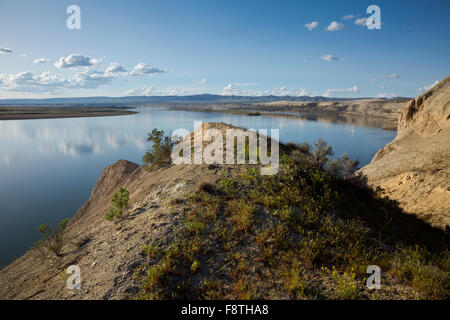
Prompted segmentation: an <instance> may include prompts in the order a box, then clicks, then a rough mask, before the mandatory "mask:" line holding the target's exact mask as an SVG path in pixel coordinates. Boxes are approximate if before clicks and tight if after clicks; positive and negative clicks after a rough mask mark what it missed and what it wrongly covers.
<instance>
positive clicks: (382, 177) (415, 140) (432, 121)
mask: <svg viewBox="0 0 450 320" xmlns="http://www.w3.org/2000/svg"><path fill="white" fill-rule="evenodd" d="M361 171H362V172H363V173H365V174H366V175H367V176H368V178H369V182H370V183H371V184H372V185H374V186H379V187H381V188H383V189H384V193H385V194H387V195H389V197H391V198H392V199H395V200H397V201H398V202H399V203H400V205H401V206H402V207H403V208H404V209H405V210H406V211H408V212H413V213H416V214H418V215H420V216H421V217H423V218H424V219H425V220H427V221H429V222H430V223H431V224H433V225H435V226H439V227H442V228H445V226H448V225H450V76H448V77H447V78H445V79H444V80H442V81H441V82H439V83H438V84H437V85H436V86H434V87H433V88H432V89H430V90H429V91H427V92H425V93H424V94H422V95H420V96H418V97H417V98H416V99H414V100H412V101H411V102H410V103H409V104H408V105H407V106H406V108H405V109H404V110H403V111H402V113H401V115H400V118H399V121H398V134H397V137H396V138H395V139H394V141H392V142H391V143H389V144H388V145H386V146H385V147H384V148H383V149H381V150H379V151H378V152H377V154H376V155H375V157H374V158H373V160H372V162H371V163H370V164H369V165H367V166H365V167H364V168H362V169H361Z"/></svg>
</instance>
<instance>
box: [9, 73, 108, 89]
mask: <svg viewBox="0 0 450 320" xmlns="http://www.w3.org/2000/svg"><path fill="white" fill-rule="evenodd" d="M112 79H113V77H111V76H109V75H107V74H105V73H104V72H102V71H98V70H86V71H83V72H77V73H76V74H75V75H74V76H73V77H72V78H63V77H61V76H59V75H56V74H53V75H52V74H51V73H50V72H49V71H46V72H43V73H41V74H34V73H32V72H31V71H25V72H20V73H17V74H0V89H2V90H7V91H20V92H60V91H62V90H63V89H95V88H97V87H99V86H101V85H104V84H109V83H110V82H111V81H112Z"/></svg>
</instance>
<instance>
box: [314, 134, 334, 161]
mask: <svg viewBox="0 0 450 320" xmlns="http://www.w3.org/2000/svg"><path fill="white" fill-rule="evenodd" d="M314 146H315V148H314V150H313V151H312V155H313V157H314V160H315V162H316V166H317V167H318V168H324V167H325V165H326V163H327V162H328V156H332V155H333V154H334V152H333V148H332V147H331V146H330V145H329V144H328V143H327V142H325V140H323V139H322V138H319V140H317V142H314Z"/></svg>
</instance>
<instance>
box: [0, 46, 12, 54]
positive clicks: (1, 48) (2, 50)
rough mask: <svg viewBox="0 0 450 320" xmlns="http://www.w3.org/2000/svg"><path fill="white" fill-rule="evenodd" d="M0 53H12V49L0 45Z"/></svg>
mask: <svg viewBox="0 0 450 320" xmlns="http://www.w3.org/2000/svg"><path fill="white" fill-rule="evenodd" d="M0 53H12V50H11V49H9V48H3V47H0Z"/></svg>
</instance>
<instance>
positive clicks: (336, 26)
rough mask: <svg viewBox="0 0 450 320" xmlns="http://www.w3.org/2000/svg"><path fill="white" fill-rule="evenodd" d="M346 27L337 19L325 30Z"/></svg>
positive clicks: (337, 29) (336, 29)
mask: <svg viewBox="0 0 450 320" xmlns="http://www.w3.org/2000/svg"><path fill="white" fill-rule="evenodd" d="M343 28H344V24H343V23H340V22H337V21H332V22H331V23H330V24H329V25H328V26H327V28H326V29H325V30H327V31H339V30H342V29H343Z"/></svg>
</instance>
